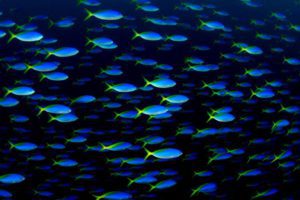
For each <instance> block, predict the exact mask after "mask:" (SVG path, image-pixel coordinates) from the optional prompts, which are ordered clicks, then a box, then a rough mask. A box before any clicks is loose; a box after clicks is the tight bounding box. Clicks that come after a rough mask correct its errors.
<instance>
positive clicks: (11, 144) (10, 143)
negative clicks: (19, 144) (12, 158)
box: [8, 141, 15, 150]
mask: <svg viewBox="0 0 300 200" xmlns="http://www.w3.org/2000/svg"><path fill="white" fill-rule="evenodd" d="M8 144H9V150H11V149H13V148H15V145H14V144H13V143H12V142H11V141H8Z"/></svg>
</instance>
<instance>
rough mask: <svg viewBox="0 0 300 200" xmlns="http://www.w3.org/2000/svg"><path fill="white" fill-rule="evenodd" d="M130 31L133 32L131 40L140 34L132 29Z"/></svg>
mask: <svg viewBox="0 0 300 200" xmlns="http://www.w3.org/2000/svg"><path fill="white" fill-rule="evenodd" d="M132 32H133V36H132V38H131V40H134V39H136V38H138V37H140V34H139V33H138V32H137V31H136V30H134V29H132Z"/></svg>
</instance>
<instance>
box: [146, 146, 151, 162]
mask: <svg viewBox="0 0 300 200" xmlns="http://www.w3.org/2000/svg"><path fill="white" fill-rule="evenodd" d="M144 150H145V151H146V153H147V155H146V156H145V158H144V159H145V160H147V158H149V156H152V152H151V151H149V150H148V149H146V148H144Z"/></svg>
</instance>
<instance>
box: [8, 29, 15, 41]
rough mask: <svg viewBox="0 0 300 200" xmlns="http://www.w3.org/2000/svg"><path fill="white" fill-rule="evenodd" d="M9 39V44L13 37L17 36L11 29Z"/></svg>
mask: <svg viewBox="0 0 300 200" xmlns="http://www.w3.org/2000/svg"><path fill="white" fill-rule="evenodd" d="M8 34H9V39H8V40H7V44H9V43H10V42H11V41H12V40H13V39H15V38H16V35H15V34H13V33H12V32H11V31H8Z"/></svg>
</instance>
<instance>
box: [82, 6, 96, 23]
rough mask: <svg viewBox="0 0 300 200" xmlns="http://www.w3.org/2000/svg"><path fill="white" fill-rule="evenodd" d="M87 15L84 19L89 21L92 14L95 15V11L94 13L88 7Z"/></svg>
mask: <svg viewBox="0 0 300 200" xmlns="http://www.w3.org/2000/svg"><path fill="white" fill-rule="evenodd" d="M85 11H86V13H87V16H86V18H84V21H87V20H88V19H90V18H91V17H92V16H94V13H92V12H91V11H89V10H88V9H85Z"/></svg>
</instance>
